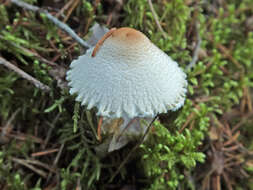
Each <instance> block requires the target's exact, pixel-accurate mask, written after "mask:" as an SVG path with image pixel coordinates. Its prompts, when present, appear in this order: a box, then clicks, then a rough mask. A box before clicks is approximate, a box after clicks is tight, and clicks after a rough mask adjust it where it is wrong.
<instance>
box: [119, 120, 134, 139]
mask: <svg viewBox="0 0 253 190" xmlns="http://www.w3.org/2000/svg"><path fill="white" fill-rule="evenodd" d="M136 119H137V118H134V119H132V120H130V121H129V122H128V124H127V125H126V127H125V128H124V129H123V130H122V131H121V133H120V135H119V136H118V138H117V139H116V142H118V141H119V138H120V136H121V135H122V134H123V133H124V132H125V131H126V130H127V129H128V128H129V127H130V126H131V125H132V123H133V122H134V121H135V120H136Z"/></svg>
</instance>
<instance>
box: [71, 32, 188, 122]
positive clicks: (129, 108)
mask: <svg viewBox="0 0 253 190" xmlns="http://www.w3.org/2000/svg"><path fill="white" fill-rule="evenodd" d="M70 68H71V69H70V70H69V71H68V72H67V80H68V81H69V83H68V84H69V86H70V87H71V89H70V93H71V94H74V93H76V94H77V95H78V96H77V98H76V100H77V101H80V102H81V103H82V105H87V108H88V109H91V108H93V107H96V108H97V110H98V112H97V115H100V116H106V117H110V118H121V117H122V116H127V117H129V118H134V117H154V116H155V115H157V114H159V113H164V112H167V110H176V109H178V108H180V107H181V106H182V105H183V104H184V99H185V94H186V87H187V81H186V74H185V73H184V72H183V71H182V70H181V68H179V67H178V64H177V63H176V62H175V61H173V60H172V59H171V58H170V57H169V56H168V55H166V54H165V53H164V52H163V51H161V50H160V49H159V48H158V47H157V46H155V45H154V44H153V43H152V42H151V41H150V40H149V39H148V38H147V37H146V36H145V35H144V34H143V33H141V32H139V31H137V30H135V29H132V28H119V29H113V30H110V31H109V32H108V33H107V34H105V36H104V37H103V38H102V39H101V40H100V41H99V42H98V43H97V46H96V47H95V48H91V49H89V50H87V52H86V54H85V55H82V56H80V57H79V58H78V59H77V60H74V61H73V62H72V63H71V65H70Z"/></svg>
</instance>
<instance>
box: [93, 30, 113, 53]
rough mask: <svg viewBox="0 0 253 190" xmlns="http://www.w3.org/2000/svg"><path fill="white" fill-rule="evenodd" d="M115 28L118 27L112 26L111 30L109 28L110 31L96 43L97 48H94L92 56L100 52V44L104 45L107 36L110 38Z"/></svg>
mask: <svg viewBox="0 0 253 190" xmlns="http://www.w3.org/2000/svg"><path fill="white" fill-rule="evenodd" d="M115 30H116V28H112V29H111V30H109V31H108V32H107V33H106V34H105V35H104V36H103V37H102V38H101V39H100V40H99V41H98V42H97V44H96V46H95V48H94V50H93V52H92V54H91V56H92V57H95V56H96V54H97V52H98V50H99V48H100V46H102V45H103V43H104V41H105V40H106V39H107V38H109V37H110V36H111V35H112V33H113V32H114V31H115Z"/></svg>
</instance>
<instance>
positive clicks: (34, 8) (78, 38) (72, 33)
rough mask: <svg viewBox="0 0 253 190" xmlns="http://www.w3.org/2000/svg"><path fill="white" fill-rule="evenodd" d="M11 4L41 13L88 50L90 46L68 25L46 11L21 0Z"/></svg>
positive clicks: (15, 0)
mask: <svg viewBox="0 0 253 190" xmlns="http://www.w3.org/2000/svg"><path fill="white" fill-rule="evenodd" d="M10 1H11V2H12V3H13V4H15V5H17V6H19V7H22V8H24V9H27V10H30V11H34V12H38V13H43V14H45V15H46V17H47V18H48V19H49V20H50V21H52V22H53V23H54V24H55V25H56V26H57V27H59V28H61V29H62V30H64V31H65V32H66V33H68V35H70V36H71V37H72V38H73V39H74V40H76V41H77V42H78V43H79V44H80V45H82V46H83V47H84V48H85V49H87V48H89V47H90V45H89V44H88V43H87V42H85V41H84V40H83V39H82V38H80V37H79V36H78V35H77V34H76V33H75V32H74V31H73V30H72V29H71V28H70V27H69V26H68V25H66V24H65V23H63V22H61V21H60V20H58V19H57V18H56V17H54V16H52V15H51V14H50V13H48V12H47V11H46V10H43V9H41V8H39V7H36V6H34V5H30V4H28V3H25V2H23V1H21V0H10Z"/></svg>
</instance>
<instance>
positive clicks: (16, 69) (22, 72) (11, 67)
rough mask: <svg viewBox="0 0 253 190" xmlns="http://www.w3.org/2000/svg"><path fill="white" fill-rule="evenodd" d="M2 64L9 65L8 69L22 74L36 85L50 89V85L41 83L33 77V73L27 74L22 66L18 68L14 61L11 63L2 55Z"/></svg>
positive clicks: (0, 60)
mask: <svg viewBox="0 0 253 190" xmlns="http://www.w3.org/2000/svg"><path fill="white" fill-rule="evenodd" d="M0 64H3V65H4V66H5V67H7V68H8V69H10V70H12V71H14V72H15V73H17V74H18V75H19V76H21V77H22V78H24V79H26V80H28V81H29V82H31V83H32V84H33V85H34V86H35V87H37V88H39V89H41V90H43V91H46V92H48V91H49V90H50V87H49V86H47V85H45V84H43V83H41V82H40V81H39V80H37V79H36V78H34V77H32V76H31V75H29V74H27V73H26V72H24V71H23V70H21V69H20V68H18V67H17V66H15V65H13V64H12V63H10V62H9V61H7V60H5V59H4V58H2V57H0Z"/></svg>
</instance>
